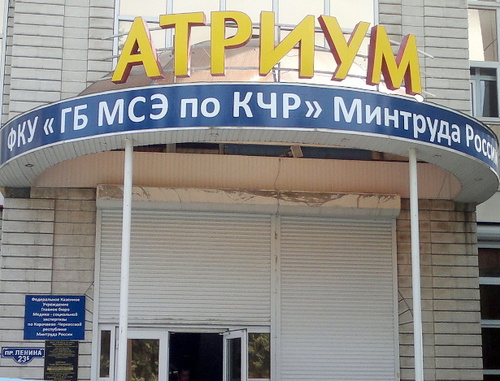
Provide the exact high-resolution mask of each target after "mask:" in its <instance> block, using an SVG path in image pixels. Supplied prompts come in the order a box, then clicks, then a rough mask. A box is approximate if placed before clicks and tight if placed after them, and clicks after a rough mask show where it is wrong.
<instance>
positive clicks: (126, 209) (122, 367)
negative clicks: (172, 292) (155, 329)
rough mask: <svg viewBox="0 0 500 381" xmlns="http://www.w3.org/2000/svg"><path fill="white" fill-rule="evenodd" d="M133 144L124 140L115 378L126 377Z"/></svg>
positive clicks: (123, 378) (124, 378) (118, 379)
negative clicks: (118, 314)
mask: <svg viewBox="0 0 500 381" xmlns="http://www.w3.org/2000/svg"><path fill="white" fill-rule="evenodd" d="M133 155H134V146H133V143H132V140H131V139H127V140H126V141H125V163H124V164H125V165H124V175H123V225H122V256H121V280H120V322H119V329H118V359H117V364H118V366H117V370H116V380H117V381H123V380H126V379H127V377H126V376H127V336H128V294H129V278H130V232H131V222H132V169H133Z"/></svg>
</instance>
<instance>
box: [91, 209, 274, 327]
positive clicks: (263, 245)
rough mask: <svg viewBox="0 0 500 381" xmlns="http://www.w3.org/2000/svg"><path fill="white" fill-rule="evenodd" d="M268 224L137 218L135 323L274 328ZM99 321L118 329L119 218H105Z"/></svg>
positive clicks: (229, 218)
mask: <svg viewBox="0 0 500 381" xmlns="http://www.w3.org/2000/svg"><path fill="white" fill-rule="evenodd" d="M270 225H271V223H270V217H269V216H260V215H251V214H232V213H207V212H204V213H198V212H185V211H182V212H172V211H151V210H147V211H134V212H133V216H132V237H131V245H132V246H131V264H130V269H131V276H130V301H129V321H130V324H132V325H133V324H152V323H153V324H155V323H157V324H168V323H171V322H173V323H175V324H204V325H206V324H214V325H220V324H223V325H234V324H235V323H238V324H242V325H254V324H265V325H269V324H270V313H271V312H270V311H271V306H270V303H271V297H270V294H271V291H270V289H271V285H270V284H271V275H270V268H271V265H270V258H271V254H270V253H271V249H270V246H271V227H270ZM101 226H102V227H101V248H100V253H101V254H100V257H101V261H100V266H101V269H100V298H99V321H100V322H101V323H103V322H110V323H111V322H117V321H118V313H119V281H120V255H121V211H120V210H103V211H102V216H101Z"/></svg>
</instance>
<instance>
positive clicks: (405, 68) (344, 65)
mask: <svg viewBox="0 0 500 381" xmlns="http://www.w3.org/2000/svg"><path fill="white" fill-rule="evenodd" d="M318 21H319V24H320V26H321V30H322V32H323V34H324V37H325V39H326V41H327V42H328V46H329V48H330V51H331V53H332V54H333V57H334V58H335V61H336V63H337V67H336V68H332V72H333V77H332V80H335V81H342V80H344V79H345V78H346V77H347V74H348V72H349V69H350V67H351V66H352V64H353V62H354V59H355V58H356V55H357V53H358V52H359V50H360V48H361V44H362V42H363V39H364V38H365V36H366V34H367V32H368V29H369V26H370V25H369V23H367V22H359V23H358V24H357V25H356V27H355V28H354V30H353V32H352V33H351V36H350V38H349V40H348V41H346V39H345V37H344V34H343V32H342V29H341V27H340V26H339V23H338V21H337V19H336V18H335V17H332V16H324V15H323V16H320V17H319V18H318ZM228 23H232V24H233V25H234V28H232V30H233V31H234V34H232V35H231V36H230V37H227V36H226V25H227V24H228ZM159 24H160V27H161V28H164V29H168V28H172V29H174V30H175V36H174V46H175V50H174V75H175V76H177V77H187V76H189V66H190V65H189V64H190V62H189V51H190V44H189V34H190V31H191V29H192V28H194V27H196V26H201V25H205V24H206V23H205V14H204V13H203V12H194V13H182V14H168V15H160V16H159ZM210 30H211V33H210V43H211V48H210V72H211V74H212V75H214V76H222V75H224V72H225V50H226V49H234V48H238V47H241V46H244V45H245V44H246V43H248V42H249V41H250V39H251V37H252V31H253V25H252V21H251V19H250V17H249V16H248V15H246V14H245V13H243V12H238V11H218V12H212V13H211V24H210ZM275 31H276V25H275V15H274V12H261V16H260V46H259V55H260V59H259V74H260V75H262V76H265V75H267V74H268V73H269V72H270V71H271V70H272V69H273V68H274V67H275V65H277V64H278V63H279V62H280V60H281V59H282V58H283V57H284V56H285V55H286V54H287V53H288V52H289V51H290V50H292V49H293V48H294V47H295V46H298V49H299V76H300V77H301V78H312V77H313V76H314V46H315V17H314V16H312V15H308V16H306V17H305V18H304V19H303V20H302V21H301V22H300V23H299V24H298V25H297V26H296V27H295V28H294V29H293V30H292V31H291V32H290V33H289V34H288V35H287V36H286V37H285V38H284V39H283V40H282V41H280V42H279V43H278V44H277V45H276V44H275V40H276V36H275ZM135 65H143V66H144V70H145V72H146V75H147V76H148V77H150V78H152V79H158V78H163V73H162V68H161V65H160V63H159V61H158V57H157V55H156V49H155V48H154V45H153V42H152V40H151V37H150V33H149V29H148V27H147V24H146V22H145V20H144V19H143V18H142V17H137V18H136V19H135V20H134V22H133V23H132V26H131V28H130V32H129V34H128V37H127V39H126V41H125V44H124V46H123V50H122V53H121V55H120V58H119V59H118V63H117V66H116V68H115V71H114V73H113V77H112V81H113V82H115V83H123V82H125V81H126V80H127V78H128V75H129V74H130V70H131V68H132V67H133V66H135ZM382 76H383V77H384V79H385V83H386V85H387V87H388V88H389V89H393V90H394V89H397V88H400V87H402V86H403V80H404V85H405V87H406V92H407V93H408V94H419V93H421V92H422V86H421V80H420V68H419V62H418V53H417V42H416V38H415V36H414V35H411V34H410V35H407V36H405V37H404V38H403V41H402V43H401V46H400V48H399V52H398V54H397V55H396V57H395V56H394V53H393V51H392V48H391V44H390V41H389V38H388V36H387V32H386V30H385V28H384V27H383V26H381V25H377V26H374V27H373V28H372V29H371V35H370V49H369V54H368V69H367V74H366V82H367V83H368V84H370V85H376V84H378V83H380V81H381V77H382Z"/></svg>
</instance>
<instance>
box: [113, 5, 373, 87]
mask: <svg viewBox="0 0 500 381" xmlns="http://www.w3.org/2000/svg"><path fill="white" fill-rule="evenodd" d="M117 3H119V8H118V9H117V12H116V14H117V19H116V30H115V44H114V45H115V47H114V52H113V55H114V57H115V58H116V57H117V56H118V55H119V53H120V49H121V46H123V43H124V42H125V38H126V35H127V33H128V30H129V29H130V26H131V24H132V21H133V20H134V18H135V17H137V16H141V17H143V18H144V19H145V20H146V21H147V23H148V25H149V29H150V32H151V38H152V40H153V43H154V46H155V48H156V49H157V51H158V52H159V53H161V52H166V53H169V52H168V51H169V50H171V49H172V46H173V31H172V30H171V29H166V30H165V29H162V28H160V27H159V24H158V16H159V15H161V14H171V13H186V12H200V11H203V12H205V15H206V18H207V20H206V22H207V24H209V23H210V14H211V12H212V11H219V10H238V11H241V12H244V13H246V14H247V15H248V16H250V18H251V20H252V23H253V25H254V26H255V30H254V35H258V33H259V32H258V30H257V26H258V24H259V23H260V13H261V11H273V12H275V13H276V18H277V24H278V25H279V29H280V33H279V35H280V36H281V38H283V37H284V36H286V34H287V33H289V31H290V30H291V28H292V27H294V26H295V25H297V24H298V23H299V22H300V21H301V20H302V19H303V18H304V16H305V15H306V14H312V15H315V16H320V15H322V14H323V15H332V16H335V17H336V18H337V19H338V21H339V24H340V26H341V27H342V28H343V29H344V30H345V31H346V33H350V32H351V31H352V29H353V28H354V26H355V25H356V24H357V23H358V22H359V21H366V22H369V23H370V24H372V25H373V24H375V13H376V3H377V0H310V1H309V2H308V3H307V12H305V10H304V7H301V6H299V7H297V6H296V3H293V2H292V0H253V1H246V2H242V1H240V0H191V1H185V0H148V1H146V2H138V1H135V0H120V1H119V2H117ZM353 8H355V9H356V12H352V9H353ZM316 24H317V27H318V32H319V23H318V22H316ZM209 38H210V27H209V26H197V27H195V28H192V29H191V34H190V42H191V44H192V45H194V44H196V43H200V42H204V41H208V40H209ZM317 45H320V46H324V47H327V43H326V40H325V39H324V37H323V34H322V33H317ZM362 48H363V49H364V51H363V52H361V56H366V54H367V52H368V38H366V41H365V43H364V44H363V47H362ZM358 61H360V60H358ZM358 61H356V64H358V65H360V66H366V63H365V62H364V58H362V59H361V62H358ZM192 69H193V70H195V68H192ZM292 70H294V69H292ZM365 71H366V68H365ZM328 78H329V79H330V78H331V73H330V74H329V76H328Z"/></svg>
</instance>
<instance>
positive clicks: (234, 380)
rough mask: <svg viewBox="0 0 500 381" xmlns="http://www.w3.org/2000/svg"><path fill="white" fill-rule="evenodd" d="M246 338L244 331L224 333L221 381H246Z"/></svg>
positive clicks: (245, 331)
mask: <svg viewBox="0 0 500 381" xmlns="http://www.w3.org/2000/svg"><path fill="white" fill-rule="evenodd" d="M247 337H248V336H247V330H246V329H241V330H236V331H229V332H226V333H224V359H223V368H224V380H223V381H247V374H248V361H247V359H248V353H247V348H248V345H247V341H248V338H247Z"/></svg>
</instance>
